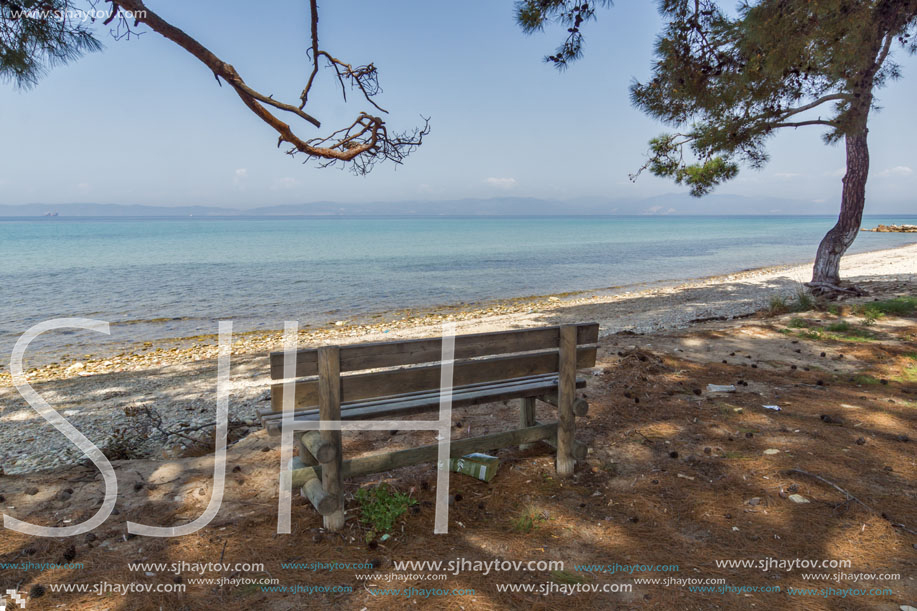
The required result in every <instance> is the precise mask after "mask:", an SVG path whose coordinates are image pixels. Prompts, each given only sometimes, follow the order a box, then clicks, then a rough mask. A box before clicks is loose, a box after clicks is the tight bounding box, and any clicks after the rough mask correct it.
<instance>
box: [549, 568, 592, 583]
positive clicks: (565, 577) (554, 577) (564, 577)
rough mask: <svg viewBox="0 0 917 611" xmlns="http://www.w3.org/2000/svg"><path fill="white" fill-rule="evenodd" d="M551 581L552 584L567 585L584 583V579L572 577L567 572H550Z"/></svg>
mask: <svg viewBox="0 0 917 611" xmlns="http://www.w3.org/2000/svg"><path fill="white" fill-rule="evenodd" d="M551 581H553V582H554V583H567V584H571V585H572V584H576V583H586V579H585V578H583V577H580V576H579V575H574V574H573V573H570V572H569V571H551Z"/></svg>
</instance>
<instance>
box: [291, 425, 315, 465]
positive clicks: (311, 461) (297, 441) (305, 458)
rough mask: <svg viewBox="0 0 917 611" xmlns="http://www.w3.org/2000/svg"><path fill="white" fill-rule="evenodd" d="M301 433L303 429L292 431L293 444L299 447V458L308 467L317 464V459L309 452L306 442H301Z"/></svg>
mask: <svg viewBox="0 0 917 611" xmlns="http://www.w3.org/2000/svg"><path fill="white" fill-rule="evenodd" d="M302 435H303V431H296V432H295V433H293V446H294V447H296V448H298V449H299V460H301V461H302V462H303V464H305V465H308V466H310V467H311V466H314V465H317V464H318V461H317V460H315V457H314V456H312V452H310V451H309V448H307V447H306V444H305V443H303V438H302Z"/></svg>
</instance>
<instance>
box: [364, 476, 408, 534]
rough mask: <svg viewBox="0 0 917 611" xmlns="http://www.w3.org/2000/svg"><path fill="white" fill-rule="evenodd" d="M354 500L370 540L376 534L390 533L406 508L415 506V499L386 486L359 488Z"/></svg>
mask: <svg viewBox="0 0 917 611" xmlns="http://www.w3.org/2000/svg"><path fill="white" fill-rule="evenodd" d="M354 498H355V499H356V500H357V503H359V504H360V522H362V523H363V524H366V525H367V526H369V527H370V533H368V534H367V537H368V538H369V539H370V540H371V539H372V538H373V537H375V535H377V534H382V533H390V532H391V531H392V528H393V527H394V526H395V520H397V519H398V518H399V517H401V515H402V514H404V512H405V511H407V510H408V507H410V506H411V505H416V504H417V501H416V500H415V499H412V498H411V497H410V496H408V495H406V494H403V493H401V492H398V491H397V490H395V489H394V488H393V487H391V486H389V485H388V484H379V485H378V486H376V487H374V488H360V489H359V490H357V493H356V494H355V495H354Z"/></svg>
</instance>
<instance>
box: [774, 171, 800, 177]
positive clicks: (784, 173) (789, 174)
mask: <svg viewBox="0 0 917 611" xmlns="http://www.w3.org/2000/svg"><path fill="white" fill-rule="evenodd" d="M774 176H776V177H777V178H796V177H798V176H802V174H798V173H796V172H777V173H776V174H774Z"/></svg>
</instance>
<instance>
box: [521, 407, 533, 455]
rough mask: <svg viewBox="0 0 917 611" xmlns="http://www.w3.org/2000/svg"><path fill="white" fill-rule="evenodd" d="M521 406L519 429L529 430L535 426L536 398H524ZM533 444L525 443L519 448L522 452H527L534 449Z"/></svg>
mask: <svg viewBox="0 0 917 611" xmlns="http://www.w3.org/2000/svg"><path fill="white" fill-rule="evenodd" d="M520 401H521V403H520V404H519V428H520V429H527V428H528V427H530V426H535V397H523V398H522V399H521V400H520ZM532 445H533V444H531V443H523V444H522V445H520V446H519V449H520V450H527V449H529V448H531V447H532Z"/></svg>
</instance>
